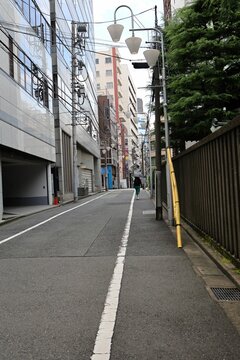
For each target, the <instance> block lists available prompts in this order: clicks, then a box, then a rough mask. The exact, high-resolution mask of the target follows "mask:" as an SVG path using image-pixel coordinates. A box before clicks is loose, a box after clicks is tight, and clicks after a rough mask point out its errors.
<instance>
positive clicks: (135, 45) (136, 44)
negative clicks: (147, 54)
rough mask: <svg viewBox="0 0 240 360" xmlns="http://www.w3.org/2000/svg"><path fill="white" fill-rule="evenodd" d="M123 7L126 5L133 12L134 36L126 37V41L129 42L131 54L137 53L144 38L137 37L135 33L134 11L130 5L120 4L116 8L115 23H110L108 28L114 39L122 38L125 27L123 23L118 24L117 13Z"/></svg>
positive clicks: (116, 40)
mask: <svg viewBox="0 0 240 360" xmlns="http://www.w3.org/2000/svg"><path fill="white" fill-rule="evenodd" d="M122 7H126V8H127V9H129V10H130V12H131V20H132V30H131V31H132V36H131V37H130V38H128V39H126V40H125V42H126V44H127V47H128V49H129V51H130V53H131V54H137V53H138V50H139V48H140V45H141V42H142V39H141V38H139V37H136V36H135V35H134V21H133V12H132V9H131V8H130V7H129V6H127V5H120V6H118V7H117V8H116V10H115V11H114V24H112V25H109V26H108V28H107V29H108V31H109V34H110V36H111V38H112V41H114V42H118V41H119V40H120V38H121V35H122V32H123V29H124V27H123V25H121V24H117V20H116V13H117V11H118V10H119V9H120V8H122Z"/></svg>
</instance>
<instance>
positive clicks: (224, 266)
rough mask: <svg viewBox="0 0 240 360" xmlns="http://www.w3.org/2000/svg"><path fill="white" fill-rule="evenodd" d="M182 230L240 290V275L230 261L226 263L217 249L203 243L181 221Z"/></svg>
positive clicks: (198, 236)
mask: <svg viewBox="0 0 240 360" xmlns="http://www.w3.org/2000/svg"><path fill="white" fill-rule="evenodd" d="M181 227H182V230H183V231H185V233H186V234H187V235H189V236H190V238H191V239H192V240H193V241H194V242H195V243H196V244H197V245H198V246H199V247H200V248H201V249H202V250H203V251H204V252H205V254H206V255H207V256H208V257H209V258H210V259H211V260H212V261H213V262H214V263H215V264H216V265H217V267H218V268H219V269H220V270H221V271H222V272H223V273H224V274H225V275H226V276H227V277H228V278H229V279H230V280H231V281H232V282H233V283H234V284H235V285H236V287H237V288H239V289H240V274H237V273H236V270H238V269H237V268H236V267H235V266H234V265H233V264H232V263H231V262H230V261H229V262H227V263H226V258H225V257H224V256H222V255H221V254H220V253H219V252H218V251H217V250H216V249H214V248H213V247H211V246H210V245H209V244H208V243H205V242H204V241H203V238H202V237H201V236H200V235H198V234H197V233H196V232H195V231H194V230H193V229H192V228H191V227H190V226H189V225H188V224H187V223H186V222H184V221H183V220H182V219H181Z"/></svg>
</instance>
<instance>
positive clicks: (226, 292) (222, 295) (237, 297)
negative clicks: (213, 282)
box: [211, 288, 240, 301]
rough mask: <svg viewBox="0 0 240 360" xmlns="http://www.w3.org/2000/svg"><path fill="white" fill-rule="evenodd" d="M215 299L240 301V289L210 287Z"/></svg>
mask: <svg viewBox="0 0 240 360" xmlns="http://www.w3.org/2000/svg"><path fill="white" fill-rule="evenodd" d="M211 290H212V292H213V293H214V295H215V297H216V298H217V300H223V301H240V290H239V289H237V288H211Z"/></svg>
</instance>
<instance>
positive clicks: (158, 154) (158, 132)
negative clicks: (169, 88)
mask: <svg viewBox="0 0 240 360" xmlns="http://www.w3.org/2000/svg"><path fill="white" fill-rule="evenodd" d="M157 26H158V21H157V7H156V6H155V27H157ZM159 73H160V71H159V61H157V64H156V65H155V66H154V72H153V78H154V95H155V144H156V149H155V151H156V181H155V192H156V220H162V196H161V194H162V192H161V168H162V164H161V162H162V159H161V122H160V79H159Z"/></svg>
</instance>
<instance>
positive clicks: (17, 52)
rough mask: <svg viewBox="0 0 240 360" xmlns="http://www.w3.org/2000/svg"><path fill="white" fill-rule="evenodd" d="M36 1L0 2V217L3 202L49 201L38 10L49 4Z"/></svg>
mask: <svg viewBox="0 0 240 360" xmlns="http://www.w3.org/2000/svg"><path fill="white" fill-rule="evenodd" d="M38 3H39V6H38V7H36V6H35V4H34V3H33V2H31V7H30V4H29V7H28V6H27V2H24V1H20V0H18V1H13V0H11V1H1V2H0V21H1V27H0V42H1V46H0V219H1V217H2V213H3V208H4V207H6V206H12V205H30V204H50V203H51V202H52V181H51V164H52V163H54V162H55V137H54V117H53V113H52V61H51V55H50V44H51V43H50V42H49V41H48V40H49V31H50V30H49V27H48V24H47V22H46V21H45V19H44V17H42V16H41V13H40V10H41V11H42V13H44V14H49V13H50V8H49V3H48V2H47V1H39V2H38ZM30 9H31V11H30Z"/></svg>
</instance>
